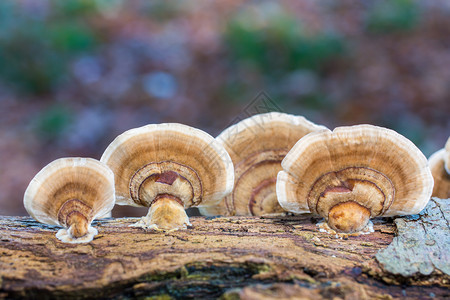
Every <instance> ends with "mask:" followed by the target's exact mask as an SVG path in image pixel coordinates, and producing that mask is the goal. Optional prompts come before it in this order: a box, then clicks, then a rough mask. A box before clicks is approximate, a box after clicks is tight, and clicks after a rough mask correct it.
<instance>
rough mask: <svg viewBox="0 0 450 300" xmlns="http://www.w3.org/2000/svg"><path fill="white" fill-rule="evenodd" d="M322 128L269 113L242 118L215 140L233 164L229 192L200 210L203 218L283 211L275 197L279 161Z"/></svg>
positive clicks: (276, 113) (300, 120) (300, 119)
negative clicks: (231, 185) (232, 178)
mask: <svg viewBox="0 0 450 300" xmlns="http://www.w3.org/2000/svg"><path fill="white" fill-rule="evenodd" d="M320 129H325V127H324V126H319V125H316V124H314V123H312V122H310V121H308V120H306V119H305V118H304V117H301V116H294V115H289V114H285V113H278V112H271V113H265V114H259V115H255V116H252V117H250V118H247V119H244V120H242V121H240V122H239V123H237V124H235V125H232V126H230V127H228V128H227V129H225V130H224V131H223V132H222V133H221V134H220V135H219V136H218V137H217V138H216V139H217V140H218V141H219V142H220V143H221V144H222V145H223V146H224V147H225V149H226V150H227V151H228V153H229V154H230V157H231V159H232V160H233V164H234V175H235V183H234V189H233V192H232V193H231V194H230V195H228V196H227V197H225V198H224V199H223V200H222V201H221V202H219V203H218V204H217V205H214V206H210V207H202V208H200V212H201V213H202V214H203V215H238V216H250V215H255V216H259V215H263V214H270V213H279V212H283V211H284V210H283V209H282V208H281V207H280V205H279V204H278V200H277V197H276V190H275V185H276V180H277V174H278V172H279V171H281V170H282V168H281V161H282V160H283V158H284V156H285V155H286V154H287V153H288V151H289V150H290V149H291V148H292V146H294V144H295V143H296V142H297V141H298V140H299V139H300V138H302V137H303V136H305V135H306V134H308V133H310V132H312V131H316V130H320Z"/></svg>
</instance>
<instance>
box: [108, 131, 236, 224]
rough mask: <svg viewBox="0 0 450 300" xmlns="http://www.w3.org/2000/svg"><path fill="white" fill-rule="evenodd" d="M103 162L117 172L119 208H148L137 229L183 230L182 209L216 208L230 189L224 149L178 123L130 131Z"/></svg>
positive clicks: (231, 175)
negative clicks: (205, 206)
mask: <svg viewBox="0 0 450 300" xmlns="http://www.w3.org/2000/svg"><path fill="white" fill-rule="evenodd" d="M101 161H103V162H105V163H106V164H107V165H108V166H109V167H110V168H111V169H112V170H113V172H114V174H115V179H116V203H117V204H119V205H131V206H144V207H149V212H148V214H147V216H145V217H143V218H142V219H141V220H140V221H139V222H137V223H136V224H134V225H133V226H136V227H142V228H148V229H151V228H154V229H161V230H172V229H174V230H175V229H182V228H186V227H187V225H190V223H189V218H188V216H187V215H186V212H185V208H189V207H196V206H202V205H212V204H215V203H216V202H217V201H219V200H220V199H222V198H223V197H224V196H226V195H227V194H229V193H230V192H231V190H232V189H233V182H234V172H233V163H232V162H231V159H230V156H229V155H228V153H227V152H226V151H225V149H224V148H223V147H222V145H220V144H219V143H218V142H217V141H216V140H215V139H214V138H213V137H212V136H210V135H209V134H207V133H206V132H204V131H202V130H199V129H196V128H192V127H189V126H186V125H182V124H176V123H164V124H152V125H147V126H143V127H140V128H135V129H131V130H128V131H126V132H124V133H122V134H121V135H119V136H118V137H117V138H116V139H115V140H114V141H113V142H112V143H111V144H110V145H109V146H108V148H107V149H106V150H105V152H104V153H103V156H102V158H101Z"/></svg>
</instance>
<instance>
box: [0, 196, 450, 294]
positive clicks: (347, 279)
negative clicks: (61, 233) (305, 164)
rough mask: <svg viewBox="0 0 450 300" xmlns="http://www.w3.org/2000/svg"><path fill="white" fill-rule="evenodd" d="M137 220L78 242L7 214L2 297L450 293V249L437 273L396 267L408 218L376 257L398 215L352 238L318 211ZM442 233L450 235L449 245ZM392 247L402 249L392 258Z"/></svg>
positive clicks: (0, 246)
mask: <svg viewBox="0 0 450 300" xmlns="http://www.w3.org/2000/svg"><path fill="white" fill-rule="evenodd" d="M436 201H438V200H436ZM444 201H445V200H444ZM444 201H441V202H439V203H440V204H439V203H438V202H435V201H433V203H432V206H433V208H432V211H433V212H438V211H440V212H442V213H444V212H443V211H442V210H441V209H440V207H442V206H443V205H444V204H445V202H444ZM443 203H444V204H443ZM436 209H437V210H436ZM136 221H137V219H133V218H126V219H106V220H102V221H97V222H95V223H94V226H95V227H97V228H98V230H99V235H98V236H97V237H96V238H95V239H94V241H93V242H91V243H89V244H79V245H74V244H63V243H61V242H59V241H58V240H57V239H56V238H55V233H56V230H57V228H56V227H53V226H47V225H42V224H39V223H37V222H35V221H33V220H32V219H30V218H23V217H0V255H1V257H0V298H1V297H4V298H10V297H15V298H20V297H37V296H39V298H64V299H67V298H83V297H99V298H116V299H127V298H146V299H149V298H148V297H154V298H155V299H170V298H175V299H176V298H178V299H181V298H183V299H186V298H187V299H189V298H197V299H198V298H216V297H220V296H222V297H223V298H224V299H238V298H241V299H272V298H274V297H276V298H279V299H321V298H325V299H331V298H334V299H368V298H377V297H378V298H380V299H391V298H404V297H408V299H415V298H416V299H419V298H420V299H428V298H430V299H431V298H433V297H435V298H445V297H448V296H449V289H448V287H449V276H448V273H447V274H445V272H444V271H443V270H445V268H444V269H442V267H441V266H442V265H445V264H446V263H447V264H448V261H441V260H440V259H447V256H441V258H439V257H435V260H434V261H433V262H432V265H433V266H435V267H433V270H432V271H431V272H429V269H428V267H427V269H426V270H427V271H426V272H422V274H420V272H418V273H417V272H407V273H402V272H397V271H393V270H396V266H395V265H394V266H392V264H398V263H399V261H403V260H404V259H405V257H404V256H401V255H398V254H399V253H401V252H403V251H407V250H404V249H403V248H401V246H399V245H401V244H402V243H404V242H403V240H402V236H404V235H405V232H407V231H408V230H410V229H408V228H406V227H400V228H403V229H401V230H400V229H399V230H400V234H401V236H399V237H396V242H395V243H396V245H397V246H395V247H396V248H395V249H396V250H395V251H396V252H395V253H394V254H390V252H389V251H393V250H389V249H391V247H389V248H388V249H387V250H384V251H383V252H381V253H382V254H379V255H378V256H377V258H376V254H377V252H378V251H379V250H380V249H384V248H386V247H387V246H388V245H389V244H390V243H391V242H392V240H393V239H394V236H395V232H396V226H395V224H394V223H393V222H392V220H389V219H388V220H375V221H374V229H375V232H374V233H372V234H369V235H363V236H357V237H348V238H346V239H337V238H336V237H335V236H331V235H328V234H326V233H321V232H319V231H318V229H317V227H316V226H315V223H316V222H317V221H318V220H317V219H313V218H311V217H310V216H296V217H294V216H286V217H266V218H260V217H226V218H225V217H220V218H203V217H192V218H191V223H192V224H193V226H192V228H189V229H188V230H182V231H175V232H171V233H161V232H154V231H147V232H146V231H144V230H142V229H138V228H132V227H128V225H130V224H132V223H133V222H136ZM402 222H403V223H405V224H421V223H427V222H428V223H429V222H430V221H429V219H426V218H424V215H422V216H420V217H418V218H417V220H412V219H411V218H408V219H403V220H402V221H399V220H397V221H396V224H397V226H399V224H401V223H402ZM428 223H427V225H424V226H431V227H428V229H426V228H427V227H424V228H425V229H424V230H425V232H426V233H424V234H425V236H426V234H431V236H433V239H434V240H435V242H436V243H437V245H444V247H447V248H440V249H441V250H442V251H447V252H448V250H449V249H448V238H449V237H448V234H447V236H440V237H438V236H435V235H433V230H434V229H433V228H435V227H433V226H432V225H431V224H428ZM402 226H403V225H402ZM421 226H422V225H421ZM439 226H443V228H444V229H445V230H448V224H447V225H445V224H444V223H442V222H440V223H439ZM445 226H446V227H445ZM413 227H415V226H413ZM438 230H440V229H439V228H438ZM414 234H415V233H414ZM427 238H428V237H427ZM440 239H446V241H447V242H443V243H444V244H442V241H439V240H440ZM427 241H428V240H425V241H424V244H426V243H427ZM418 245H421V244H420V243H419V244H416V246H415V247H419V246H418ZM426 245H427V244H426ZM439 247H441V246H439ZM405 253H407V255H408V256H410V253H409V252H405ZM389 255H394V256H396V258H395V259H392V260H389V259H388V260H386V259H384V258H383V257H386V256H389ZM407 258H408V257H406V259H407ZM377 259H378V260H377ZM436 259H437V260H438V261H439V263H436ZM380 262H381V263H380ZM447 267H448V265H447ZM418 269H419V270H422V269H421V268H418ZM393 273H398V274H393ZM402 274H403V275H402ZM150 299H151V298H150Z"/></svg>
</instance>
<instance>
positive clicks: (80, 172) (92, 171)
mask: <svg viewBox="0 0 450 300" xmlns="http://www.w3.org/2000/svg"><path fill="white" fill-rule="evenodd" d="M24 206H25V209H26V210H27V212H28V213H29V214H30V215H31V216H32V217H33V218H34V219H36V220H37V221H39V222H41V223H45V224H50V225H60V226H63V227H65V228H69V227H70V226H71V225H74V227H73V228H76V227H77V226H78V225H77V226H75V224H74V223H77V224H78V221H77V220H82V223H83V225H82V226H84V227H86V228H84V229H86V230H89V234H87V233H86V232H85V233H86V236H85V237H84V238H82V237H81V236H71V234H70V233H68V234H66V233H67V232H66V230H61V231H60V232H58V234H57V237H58V238H60V239H61V240H63V241H64V242H88V241H90V240H92V238H93V235H95V234H96V230H95V229H93V228H92V227H90V224H91V222H92V220H94V219H95V218H99V217H103V216H105V215H107V214H108V213H109V212H110V211H111V210H112V208H113V207H114V174H113V173H112V171H111V170H110V169H109V168H108V167H107V166H106V165H105V164H103V163H101V162H100V161H98V160H95V159H92V158H81V157H69V158H60V159H57V160H55V161H53V162H51V163H50V164H48V165H47V166H45V167H44V168H43V169H42V170H41V171H39V172H38V173H37V174H36V176H35V177H34V178H33V179H32V180H31V182H30V184H29V185H28V187H27V189H26V191H25V194H24ZM75 219H76V220H75ZM80 226H81V225H80Z"/></svg>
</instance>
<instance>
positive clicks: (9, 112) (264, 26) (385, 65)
mask: <svg viewBox="0 0 450 300" xmlns="http://www.w3.org/2000/svg"><path fill="white" fill-rule="evenodd" d="M261 92H265V94H260V93H261ZM261 95H263V96H264V97H270V100H271V103H272V104H274V106H275V107H277V108H279V110H281V111H284V112H287V113H292V114H299V115H304V116H305V117H306V118H308V119H309V120H311V121H313V122H315V123H318V124H323V125H326V126H328V127H329V128H331V129H332V128H334V127H336V126H341V125H352V124H358V123H370V124H375V125H380V126H384V127H388V128H392V129H394V130H396V131H398V132H399V133H401V134H403V135H404V136H406V137H408V138H409V139H411V140H412V141H413V142H414V143H415V144H416V145H417V146H418V147H419V148H420V149H421V150H422V151H423V152H424V154H425V155H426V156H429V155H430V154H431V153H432V152H434V151H436V150H437V149H439V148H442V147H443V146H444V143H445V140H446V139H447V137H448V136H449V135H450V1H448V0H428V1H414V0H389V1H382V0H379V1H351V0H345V1H332V0H304V1H294V0H293V1H279V2H269V1H239V0H224V1H165V0H161V1H144V0H143V1H130V0H129V1H124V0H95V1H94V0H85V1H83V0H78V1H76V0H65V1H57V0H55V1H52V0H2V1H0V214H1V215H26V211H25V210H24V208H23V204H22V198H23V193H24V191H25V189H26V187H27V185H28V183H29V181H30V180H31V179H32V177H33V176H34V175H35V174H36V173H37V172H38V171H39V170H40V169H41V168H42V167H44V166H45V165H46V164H48V163H49V162H50V161H52V160H54V159H56V158H60V157H64V156H90V157H94V158H97V159H99V158H100V156H101V154H102V152H103V150H104V149H105V148H106V146H107V145H108V144H109V143H110V142H111V141H112V140H113V139H114V138H115V137H116V136H117V135H118V134H120V133H122V132H123V131H125V130H127V129H130V128H133V127H138V126H142V125H145V124H149V123H160V122H179V123H184V124H188V125H191V126H195V127H198V128H200V129H203V130H205V131H207V132H209V133H210V134H212V135H214V136H216V135H217V134H218V133H220V132H221V131H222V130H223V129H225V128H226V127H227V126H228V125H230V123H232V122H234V121H238V120H239V118H237V116H240V115H242V111H243V110H244V109H245V108H246V107H248V105H249V104H250V105H251V104H252V103H255V102H254V101H255V99H256V100H257V101H259V100H258V97H260V96H261ZM262 112H264V111H262ZM145 211H146V210H137V209H131V208H130V209H122V210H117V209H115V211H114V215H115V216H121V215H129V216H132V215H143V214H145Z"/></svg>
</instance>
